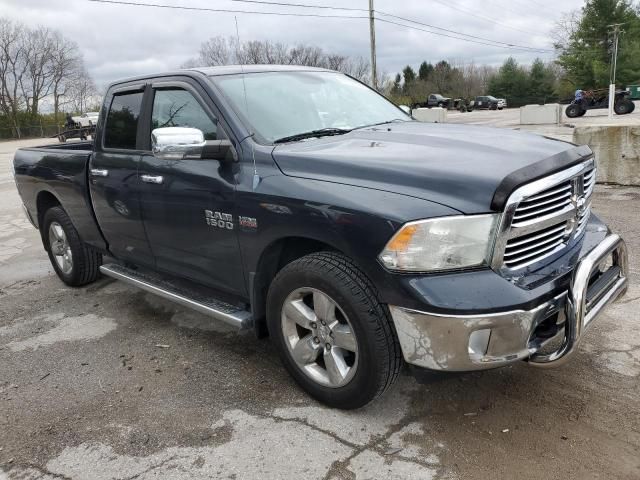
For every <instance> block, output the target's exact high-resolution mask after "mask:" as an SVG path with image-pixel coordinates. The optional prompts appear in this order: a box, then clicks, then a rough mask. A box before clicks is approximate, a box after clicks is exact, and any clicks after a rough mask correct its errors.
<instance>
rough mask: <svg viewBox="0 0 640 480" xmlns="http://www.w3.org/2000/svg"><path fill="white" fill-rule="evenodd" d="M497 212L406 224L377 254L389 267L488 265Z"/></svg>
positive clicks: (412, 269)
mask: <svg viewBox="0 0 640 480" xmlns="http://www.w3.org/2000/svg"><path fill="white" fill-rule="evenodd" d="M497 221H498V215H474V216H459V217H442V218H434V219H432V220H419V221H417V222H410V223H407V224H405V225H404V226H403V227H402V228H401V229H400V230H399V231H398V232H397V233H396V234H395V235H394V236H393V238H391V240H389V243H387V246H386V247H385V248H384V250H383V251H382V253H380V256H379V257H378V258H379V259H380V261H381V262H382V264H383V265H384V266H385V267H387V268H388V269H390V270H400V271H407V272H432V271H441V270H454V269H460V268H467V267H476V266H482V265H487V264H488V263H489V255H490V253H491V249H492V247H493V237H494V231H495V227H496V225H497Z"/></svg>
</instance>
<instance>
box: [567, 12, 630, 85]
mask: <svg viewBox="0 0 640 480" xmlns="http://www.w3.org/2000/svg"><path fill="white" fill-rule="evenodd" d="M617 23H621V24H623V25H622V26H621V29H622V30H623V33H622V34H621V36H620V43H619V55H618V69H617V72H618V73H617V81H618V83H619V84H627V83H635V82H637V81H639V80H640V14H639V13H638V10H637V9H636V8H634V6H633V5H632V4H631V3H630V2H629V1H627V0H587V2H586V4H585V6H584V7H583V8H582V11H581V12H580V14H579V16H578V18H577V21H576V23H575V24H574V25H572V26H571V27H572V28H571V30H570V33H569V34H568V36H567V38H566V41H563V42H559V43H557V44H556V48H557V49H558V50H559V52H560V55H559V57H558V63H559V64H560V65H561V66H562V67H563V68H564V70H565V71H566V78H565V81H566V82H569V83H570V84H572V85H573V86H574V87H575V88H583V89H591V88H604V87H605V86H606V85H608V84H609V76H610V66H611V53H612V51H613V47H614V45H613V36H612V35H611V25H613V24H617Z"/></svg>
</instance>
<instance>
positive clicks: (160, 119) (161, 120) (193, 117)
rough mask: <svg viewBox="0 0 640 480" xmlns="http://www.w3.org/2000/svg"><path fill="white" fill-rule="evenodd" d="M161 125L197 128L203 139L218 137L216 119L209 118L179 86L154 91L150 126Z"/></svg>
mask: <svg viewBox="0 0 640 480" xmlns="http://www.w3.org/2000/svg"><path fill="white" fill-rule="evenodd" d="M163 127H191V128H197V129H199V130H201V131H202V133H203V134H204V139H205V140H217V139H218V126H217V121H214V120H212V119H211V117H210V116H209V114H208V113H207V112H205V110H204V109H203V108H202V107H201V106H200V104H199V103H198V101H197V100H196V99H195V97H194V96H193V95H192V94H191V93H189V92H188V91H186V90H183V89H180V88H171V89H160V90H156V92H155V96H154V99H153V113H152V116H151V128H152V130H153V129H156V128H163Z"/></svg>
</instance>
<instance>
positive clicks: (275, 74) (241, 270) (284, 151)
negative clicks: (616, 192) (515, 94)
mask: <svg viewBox="0 0 640 480" xmlns="http://www.w3.org/2000/svg"><path fill="white" fill-rule="evenodd" d="M14 169H15V179H16V183H17V186H18V190H19V192H20V195H21V197H22V200H23V202H24V205H25V210H26V214H27V216H28V217H29V218H30V220H31V221H32V223H33V224H34V226H35V227H36V228H38V229H39V230H40V232H41V236H42V241H43V244H44V248H45V250H46V251H47V253H48V255H49V257H50V259H51V263H52V264H53V267H54V268H55V270H56V272H57V273H58V275H59V276H60V278H61V279H62V281H64V282H65V283H66V284H67V285H70V286H76V287H77V286H81V285H85V284H87V283H89V282H93V281H94V280H96V279H97V278H98V276H99V275H100V274H102V275H107V276H110V277H114V278H117V279H120V280H123V281H125V282H129V283H131V284H133V285H136V286H138V287H140V288H142V289H145V290H148V291H151V292H154V293H156V294H159V295H162V296H164V297H167V298H169V299H172V300H174V301H176V302H178V303H181V304H183V305H186V306H188V307H191V308H194V309H196V310H198V311H201V312H204V313H206V314H210V315H212V316H213V317H216V318H218V319H221V320H224V321H226V322H228V323H230V324H232V325H235V326H237V327H238V328H252V329H254V330H255V332H256V334H257V335H258V336H266V335H269V336H270V337H271V339H272V341H273V342H274V343H275V344H276V346H277V347H278V349H279V351H280V353H281V356H282V360H283V363H284V365H285V367H286V368H287V370H288V371H289V372H290V373H291V375H292V376H293V377H294V378H295V380H296V381H297V382H298V383H299V384H300V385H301V386H302V388H304V389H305V390H306V391H307V392H309V393H310V394H311V395H313V396H314V397H315V398H317V399H319V400H320V401H322V402H324V403H326V404H328V405H332V406H335V407H339V408H357V407H360V406H362V405H365V404H366V403H368V402H369V401H371V400H372V399H374V398H376V397H377V396H379V395H380V394H382V393H383V392H384V391H385V390H386V389H388V388H389V387H390V386H391V385H392V384H393V382H394V380H395V379H396V378H397V376H398V374H399V372H400V370H401V369H402V368H403V366H404V365H411V366H412V367H417V369H418V370H419V369H427V370H431V371H444V372H463V371H473V370H479V369H487V368H494V367H499V366H503V365H507V364H510V363H512V362H516V361H520V360H526V361H528V362H529V363H530V364H531V365H535V366H541V367H545V366H555V365H559V364H562V363H564V362H565V361H566V360H567V359H569V358H570V357H571V356H572V355H573V354H575V352H576V350H577V346H578V344H579V340H580V338H581V336H582V334H583V332H584V331H585V329H586V328H587V327H589V326H590V325H591V324H592V322H593V320H594V319H595V318H596V317H597V316H598V314H599V313H601V312H602V311H603V309H604V308H605V307H606V306H607V305H608V304H609V303H611V302H612V301H614V300H615V299H616V298H618V297H619V296H621V295H622V294H623V293H624V292H625V291H626V288H627V254H626V249H625V244H624V242H623V241H622V240H621V239H620V237H618V236H617V235H616V234H613V233H611V232H610V231H609V229H608V228H607V226H606V225H604V224H603V223H602V222H601V221H600V220H599V219H598V218H597V217H596V216H595V215H594V214H592V213H591V208H590V207H591V196H592V193H593V189H594V185H595V181H596V164H595V160H594V158H593V154H592V152H591V151H590V149H589V148H587V147H581V146H576V145H573V144H570V143H564V142H559V141H556V140H551V139H547V138H543V137H540V136H535V135H531V134H526V133H523V132H517V131H512V130H493V129H486V128H480V127H471V126H461V125H446V124H422V123H418V122H416V121H414V120H413V119H412V118H411V117H410V116H409V115H408V114H406V113H405V111H404V110H403V109H400V108H398V107H396V106H395V105H393V104H392V103H390V102H389V101H388V100H386V99H385V98H384V97H383V96H381V95H379V94H378V93H376V92H375V91H373V90H371V89H370V88H369V87H367V86H366V85H363V84H361V83H359V82H357V81H356V80H354V79H352V78H350V77H348V76H346V75H343V74H340V73H336V72H332V71H328V70H322V69H313V68H306V67H274V66H251V67H249V66H247V67H244V68H242V67H217V68H206V69H195V70H184V71H176V72H171V73H165V74H161V75H153V76H145V77H139V78H133V79H129V80H124V81H121V82H117V83H115V84H113V85H111V87H110V88H109V90H108V92H107V94H106V96H105V99H104V104H103V106H102V110H101V112H100V117H99V121H98V126H97V130H96V135H95V140H94V142H93V143H88V142H80V143H72V144H66V145H55V146H46V147H41V148H25V149H21V150H19V151H18V152H17V153H16V156H15V161H14Z"/></svg>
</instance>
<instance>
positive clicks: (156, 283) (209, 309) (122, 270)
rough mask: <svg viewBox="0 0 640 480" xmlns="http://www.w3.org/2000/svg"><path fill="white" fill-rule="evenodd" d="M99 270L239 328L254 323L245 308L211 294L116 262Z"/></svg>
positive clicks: (247, 326)
mask: <svg viewBox="0 0 640 480" xmlns="http://www.w3.org/2000/svg"><path fill="white" fill-rule="evenodd" d="M100 272H101V273H102V274H103V275H106V276H107V277H112V278H115V279H117V280H122V281H123V282H125V283H128V284H130V285H133V286H136V287H138V288H141V289H142V290H146V291H147V292H151V293H154V294H156V295H158V296H160V297H163V298H166V299H168V300H171V301H173V302H175V303H178V304H180V305H183V306H185V307H188V308H191V309H193V310H196V311H198V312H200V313H204V314H205V315H209V316H211V317H213V318H215V319H217V320H221V321H223V322H225V323H228V324H229V325H232V326H234V327H236V328H238V329H243V328H249V327H251V325H252V323H253V322H252V317H251V312H249V311H248V310H245V309H243V308H241V307H237V306H235V305H231V304H229V303H226V302H222V301H220V300H218V299H216V298H213V297H207V296H205V295H198V294H193V293H192V292H187V291H186V289H184V288H180V287H178V286H176V285H174V284H172V283H171V282H169V281H166V280H163V279H161V278H160V277H159V276H156V275H153V274H145V273H142V272H139V271H137V270H133V269H131V268H127V267H123V266H122V265H118V264H116V263H111V264H107V265H102V266H101V267H100Z"/></svg>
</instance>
